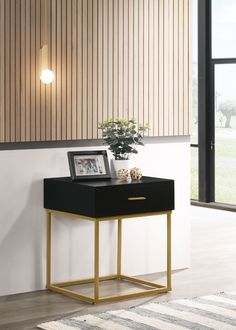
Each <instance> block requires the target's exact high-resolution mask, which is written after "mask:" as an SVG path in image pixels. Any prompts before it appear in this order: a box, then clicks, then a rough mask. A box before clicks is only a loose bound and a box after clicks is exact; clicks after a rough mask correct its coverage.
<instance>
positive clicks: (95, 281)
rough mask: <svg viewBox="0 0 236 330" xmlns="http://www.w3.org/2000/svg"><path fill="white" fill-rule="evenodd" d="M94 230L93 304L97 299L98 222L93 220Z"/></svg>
mask: <svg viewBox="0 0 236 330" xmlns="http://www.w3.org/2000/svg"><path fill="white" fill-rule="evenodd" d="M94 224H95V230H94V300H95V301H94V302H97V301H98V299H99V220H95V222H94Z"/></svg>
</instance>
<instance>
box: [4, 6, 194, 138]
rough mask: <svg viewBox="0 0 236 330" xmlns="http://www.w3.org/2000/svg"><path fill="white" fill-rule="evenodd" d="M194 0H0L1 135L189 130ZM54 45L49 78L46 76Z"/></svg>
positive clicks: (90, 135)
mask: <svg viewBox="0 0 236 330" xmlns="http://www.w3.org/2000/svg"><path fill="white" fill-rule="evenodd" d="M191 10H192V9H191V0H0V43H1V49H0V142H17V141H20V142H24V141H54V140H58V141H60V140H76V139H91V138H101V131H98V129H97V126H98V123H99V122H102V121H103V120H106V119H109V118H118V117H119V118H135V119H136V120H137V121H138V123H139V124H145V123H146V122H148V123H149V126H150V130H149V135H150V136H173V135H188V134H190V121H191V120H190V109H191V22H192V19H191ZM44 44H48V48H49V61H48V62H49V68H51V69H52V70H53V71H54V72H55V81H54V82H53V83H52V84H51V85H47V86H46V85H44V84H43V83H41V82H40V79H39V77H40V71H41V61H40V48H41V47H42V46H43V45H44Z"/></svg>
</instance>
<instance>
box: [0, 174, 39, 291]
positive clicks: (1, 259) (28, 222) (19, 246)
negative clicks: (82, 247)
mask: <svg viewBox="0 0 236 330" xmlns="http://www.w3.org/2000/svg"><path fill="white" fill-rule="evenodd" d="M19 193H20V192H19ZM19 198H20V196H19ZM14 200H15V201H17V196H12V201H11V203H9V208H12V209H11V210H10V209H9V212H7V214H5V215H4V218H5V221H8V219H12V218H13V221H12V224H11V227H10V229H9V230H8V232H7V233H6V234H5V236H4V237H3V239H2V240H1V241H0V264H1V266H0V268H1V271H0V295H4V294H9V293H17V292H24V291H30V290H35V288H37V289H42V288H43V287H44V283H45V281H44V278H43V274H44V270H43V251H44V246H45V215H44V209H43V208H42V206H43V180H37V181H35V182H33V183H30V189H29V193H28V196H27V199H26V202H25V205H24V209H23V210H22V211H21V213H19V214H18V215H17V214H16V213H15V210H14V203H15V204H17V203H16V202H14ZM16 269H17V273H16V271H15V270H16Z"/></svg>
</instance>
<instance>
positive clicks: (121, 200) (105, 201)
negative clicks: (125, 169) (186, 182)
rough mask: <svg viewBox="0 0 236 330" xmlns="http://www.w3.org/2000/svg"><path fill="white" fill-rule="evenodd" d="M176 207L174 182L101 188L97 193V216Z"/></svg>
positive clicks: (165, 209)
mask: <svg viewBox="0 0 236 330" xmlns="http://www.w3.org/2000/svg"><path fill="white" fill-rule="evenodd" d="M173 209H174V182H173V181H171V180H169V181H162V182H158V183H157V182H153V183H148V184H142V185H141V184H137V185H130V186H122V185H121V186H113V187H109V189H107V188H106V189H104V190H102V189H100V190H99V194H96V203H95V210H96V211H95V212H96V214H97V216H112V215H122V214H123V215H124V214H132V213H146V212H158V211H160V212H161V211H167V210H173Z"/></svg>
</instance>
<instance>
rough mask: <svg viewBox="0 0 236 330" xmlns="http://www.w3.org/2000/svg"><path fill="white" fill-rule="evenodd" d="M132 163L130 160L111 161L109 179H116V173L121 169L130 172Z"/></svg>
mask: <svg viewBox="0 0 236 330" xmlns="http://www.w3.org/2000/svg"><path fill="white" fill-rule="evenodd" d="M131 167H132V163H131V161H130V159H128V160H119V159H111V177H112V178H115V179H117V172H118V171H119V170H121V169H125V170H130V169H131Z"/></svg>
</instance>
